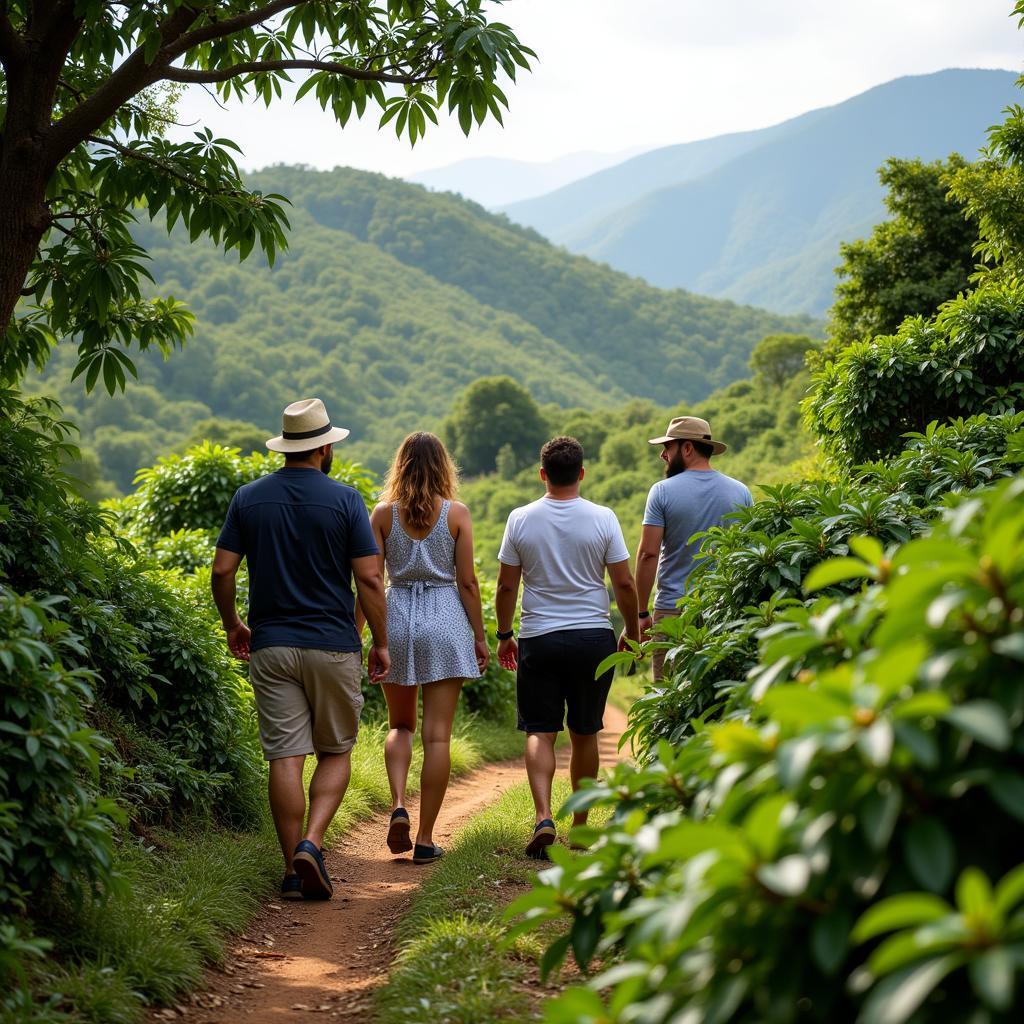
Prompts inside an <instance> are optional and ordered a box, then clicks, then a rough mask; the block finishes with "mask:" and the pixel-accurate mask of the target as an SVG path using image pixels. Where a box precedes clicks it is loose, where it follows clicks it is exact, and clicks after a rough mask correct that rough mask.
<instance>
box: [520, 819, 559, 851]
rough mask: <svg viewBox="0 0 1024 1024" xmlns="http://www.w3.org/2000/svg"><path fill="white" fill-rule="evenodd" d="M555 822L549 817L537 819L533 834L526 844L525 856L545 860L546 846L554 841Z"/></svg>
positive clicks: (555, 833)
mask: <svg viewBox="0 0 1024 1024" xmlns="http://www.w3.org/2000/svg"><path fill="white" fill-rule="evenodd" d="M556 835H558V833H557V832H556V831H555V823H554V822H553V821H552V820H551V819H550V818H545V819H544V820H543V821H538V822H537V825H536V827H535V828H534V830H533V836H532V837H531V839H530V841H529V842H528V843H527V844H526V856H527V857H532V858H533V859H534V860H547V859H548V847H549V846H550V845H551V844H552V843H553V842H554V841H555V836H556Z"/></svg>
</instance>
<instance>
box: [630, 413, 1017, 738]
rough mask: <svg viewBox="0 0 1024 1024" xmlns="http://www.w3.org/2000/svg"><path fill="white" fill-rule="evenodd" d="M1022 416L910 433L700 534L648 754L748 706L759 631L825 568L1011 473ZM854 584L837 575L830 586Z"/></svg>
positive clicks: (653, 693) (643, 705)
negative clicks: (891, 450)
mask: <svg viewBox="0 0 1024 1024" xmlns="http://www.w3.org/2000/svg"><path fill="white" fill-rule="evenodd" d="M1022 428H1024V414H1019V413H1018V414H1004V415H1001V416H985V415H981V416H976V417H972V418H971V419H968V420H958V421H955V422H953V423H949V424H945V425H942V426H939V425H937V424H930V425H929V426H928V427H927V428H926V430H925V432H924V433H923V434H918V435H911V436H910V438H909V440H908V444H907V448H906V450H905V451H904V452H903V453H902V454H901V455H900V456H899V458H897V459H895V460H892V461H891V462H890V463H872V464H869V465H866V466H863V467H860V471H859V473H858V475H857V476H856V477H853V478H851V479H840V480H838V481H832V482H830V481H816V482H810V483H806V484H804V485H796V484H785V485H781V486H779V487H764V488H763V491H764V498H763V499H762V500H761V501H758V502H756V503H755V504H754V505H753V506H751V507H750V508H747V509H741V510H740V511H738V512H737V513H736V514H735V515H734V516H733V517H732V522H731V524H730V525H727V526H724V527H717V528H715V529H712V530H709V531H708V532H707V533H706V534H705V535H704V553H705V555H706V556H711V557H705V559H704V560H703V561H702V562H701V563H699V565H698V567H697V568H696V569H695V570H694V575H693V577H692V591H691V594H690V596H689V597H688V599H687V601H686V602H685V603H684V605H683V607H682V609H681V611H680V615H679V617H678V618H675V619H666V620H663V621H662V622H661V624H660V627H659V628H660V629H661V630H662V631H663V632H665V633H666V634H667V639H665V640H664V641H660V642H659V643H660V646H662V647H663V648H665V649H666V651H667V652H668V658H669V668H670V671H671V678H670V680H669V681H668V682H667V683H666V684H665V685H664V686H661V687H657V688H654V689H652V690H650V691H649V692H648V693H647V694H645V695H644V696H643V697H641V698H640V700H639V701H638V702H637V703H636V705H635V706H634V708H633V712H632V715H631V719H630V720H631V729H630V733H629V735H631V736H632V737H633V739H634V741H635V742H636V744H637V746H638V749H639V751H640V753H641V755H645V754H650V753H652V752H653V750H654V748H655V747H656V745H657V743H658V741H659V740H661V739H667V740H668V741H669V742H670V743H673V744H676V743H678V742H680V741H681V740H682V739H683V737H684V736H686V735H687V734H688V733H689V732H690V731H691V722H692V720H694V719H699V718H703V717H706V716H711V717H718V716H720V715H722V714H731V713H732V712H733V711H734V710H735V709H736V707H739V708H740V709H741V713H742V709H743V708H744V706H745V705H744V703H743V702H744V700H745V697H746V690H745V688H744V684H743V681H744V680H745V679H746V676H747V673H748V672H749V671H750V670H751V669H752V668H753V666H754V664H755V662H756V660H757V635H758V633H759V631H760V630H762V629H765V628H767V627H769V626H771V625H772V624H773V623H774V622H775V621H776V618H777V616H778V614H779V613H780V611H782V610H785V609H786V608H787V607H789V606H790V605H792V604H793V603H794V602H800V601H802V599H803V596H804V595H803V590H802V587H803V582H804V579H805V577H806V575H807V573H808V572H809V571H811V570H812V569H813V567H814V566H816V565H817V564H818V563H820V562H822V561H824V560H826V559H829V558H834V557H841V556H846V555H848V554H849V553H850V542H851V538H853V537H856V536H858V535H864V534H866V535H869V536H871V537H873V538H875V539H876V540H877V541H879V542H880V543H882V544H883V545H884V546H886V547H888V546H891V545H894V544H897V543H902V542H904V541H907V540H909V539H910V538H911V537H913V536H916V535H918V534H920V533H921V531H922V530H923V529H924V528H925V526H926V524H927V523H928V521H929V518H930V517H932V516H934V514H935V512H936V508H935V504H934V503H935V502H936V500H938V496H939V494H940V493H942V494H944V493H947V492H951V493H958V492H962V491H966V490H970V489H971V488H974V487H978V486H981V485H983V484H985V483H987V482H989V481H990V480H993V479H995V478H997V477H1001V476H1006V475H1009V474H1010V473H1011V472H1012V471H1013V468H1014V466H1015V465H1019V464H1021V463H1022V462H1024V458H1021V457H1020V456H1019V455H1015V454H1011V453H1010V452H1009V446H1010V439H1011V438H1013V437H1014V436H1015V435H1016V434H1018V433H1019V432H1020V431H1021V429H1022ZM853 585H854V584H852V583H849V582H844V581H837V582H836V587H835V592H836V593H841V592H844V591H849V590H850V588H851V587H852V586H853Z"/></svg>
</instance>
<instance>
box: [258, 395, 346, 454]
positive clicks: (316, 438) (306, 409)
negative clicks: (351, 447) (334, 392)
mask: <svg viewBox="0 0 1024 1024" xmlns="http://www.w3.org/2000/svg"><path fill="white" fill-rule="evenodd" d="M348 435H349V432H348V431H347V430H346V429H345V428H344V427H332V426H331V418H330V417H329V416H328V415H327V410H326V409H325V408H324V403H323V402H321V401H320V399H319V398H304V399H302V401H301V402H292V404H291V405H289V406H288V408H287V409H285V411H284V414H283V415H282V417H281V433H280V434H279V435H278V436H277V437H272V438H271V439H270V440H269V441H267V447H268V448H269V449H270V450H271V451H272V452H285V453H286V454H288V453H293V452H309V451H312V450H313V449H314V448H319V447H320V446H321V445H325V444H334V443H335V442H336V441H344V440H345V438H346V437H348Z"/></svg>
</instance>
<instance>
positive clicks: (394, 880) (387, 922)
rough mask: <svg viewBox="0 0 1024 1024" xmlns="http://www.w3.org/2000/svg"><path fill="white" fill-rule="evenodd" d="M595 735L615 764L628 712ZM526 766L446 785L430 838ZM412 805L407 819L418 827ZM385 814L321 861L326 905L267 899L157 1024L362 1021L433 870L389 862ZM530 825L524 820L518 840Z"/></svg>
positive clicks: (610, 713)
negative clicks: (196, 986)
mask: <svg viewBox="0 0 1024 1024" xmlns="http://www.w3.org/2000/svg"><path fill="white" fill-rule="evenodd" d="M605 720H606V722H607V725H608V728H607V729H605V731H604V732H603V733H602V734H601V760H602V763H603V764H610V763H612V762H613V761H615V760H617V759H618V752H617V750H616V746H617V744H618V738H619V736H620V735H621V733H622V730H623V729H624V728H625V725H626V718H625V715H624V714H623V713H622V712H621V711H619V710H618V709H617V708H613V707H611V706H610V705H609V707H608V709H607V712H606V715H605ZM568 758H569V750H568V746H566V747H564V748H562V749H560V750H559V751H558V760H559V770H560V771H564V770H565V769H566V768H567V767H568ZM525 778H526V775H525V772H524V770H523V765H522V761H513V762H503V763H501V764H493V765H487V766H485V767H483V768H480V769H478V770H477V771H475V772H473V773H472V774H470V775H468V776H466V777H465V778H463V779H460V780H457V781H455V782H453V783H452V785H451V787H450V788H449V790H448V796H447V798H446V800H445V804H444V807H443V808H442V810H441V816H440V818H439V820H438V827H437V830H436V839H437V841H438V842H440V843H441V845H442V846H446V845H447V843H446V840H449V839H450V838H451V836H452V835H453V834H454V833H455V832H457V831H458V829H459V828H461V827H462V826H463V825H465V824H466V823H467V822H468V821H470V819H472V818H473V817H474V816H475V815H476V814H477V813H479V812H480V811H481V810H482V809H483V808H484V807H485V806H487V805H488V804H491V803H493V802H494V801H495V800H496V799H497V798H498V797H499V795H500V794H501V792H502V791H503V790H505V789H507V788H508V787H509V786H512V785H514V784H516V783H518V782H523V781H525ZM417 810H418V806H417V801H416V800H415V799H413V800H411V801H410V804H409V812H410V814H411V815H412V819H413V822H414V823H415V821H416V813H417ZM387 823H388V815H386V814H378V815H375V816H374V817H373V818H370V819H369V820H367V821H365V822H364V823H362V824H361V825H358V826H357V827H356V828H355V829H354V830H353V831H352V833H351V834H350V835H349V837H348V839H347V840H346V841H344V842H343V843H342V844H341V845H340V846H335V847H334V848H333V849H331V850H329V851H328V852H327V854H326V860H327V866H328V870H329V871H330V873H331V878H332V879H333V880H334V884H335V889H334V898H333V899H332V900H330V901H328V902H325V903H313V902H310V903H288V902H271V903H269V904H268V905H267V906H266V908H265V909H264V910H263V911H261V913H260V914H259V916H258V917H257V918H256V920H255V921H254V922H253V923H252V925H251V926H250V928H249V930H248V931H247V932H246V934H245V935H243V936H241V938H240V939H239V941H238V942H237V943H236V945H235V947H234V948H233V949H232V950H231V951H230V953H229V955H228V960H227V964H226V966H225V967H224V968H223V969H222V970H221V971H215V972H211V974H210V976H209V985H208V987H207V988H206V990H205V991H203V992H199V993H196V994H195V995H193V996H192V998H191V1001H190V1002H187V1003H183V1004H179V1006H177V1007H176V1008H173V1009H168V1010H159V1011H156V1013H155V1014H154V1016H153V1019H154V1020H159V1019H165V1020H166V1019H178V1020H182V1019H185V1020H189V1021H195V1022H197V1024H241V1022H243V1021H244V1022H245V1024H276V1022H280V1021H284V1020H288V1021H294V1020H296V1019H298V1018H301V1017H302V1016H304V1015H305V1014H308V1013H318V1014H323V1015H325V1016H327V1017H333V1018H335V1019H339V1020H347V1021H368V1020H370V1019H371V1016H372V1005H371V1004H372V994H373V991H374V990H375V989H376V988H378V987H379V986H380V985H382V984H384V982H385V981H386V979H387V972H388V969H389V967H390V965H391V962H392V959H393V955H394V951H393V948H392V933H393V929H394V925H395V923H396V921H398V920H399V918H401V916H402V915H403V914H404V913H405V911H406V909H407V907H408V904H409V900H410V897H411V895H412V893H413V892H414V890H415V889H416V886H417V885H418V884H419V882H420V881H421V880H422V879H423V878H424V876H425V873H426V872H429V871H430V870H432V869H431V868H430V867H417V866H416V865H414V864H413V863H412V861H411V860H410V859H409V856H408V855H407V854H406V855H404V856H403V857H401V858H398V857H394V856H393V855H392V854H391V853H389V852H388V849H387V847H386V846H385V845H384V835H385V832H386V830H387ZM528 827H529V823H528V822H524V823H523V839H524V843H525V840H526V838H527V834H528Z"/></svg>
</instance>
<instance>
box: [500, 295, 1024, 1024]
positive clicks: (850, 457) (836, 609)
mask: <svg viewBox="0 0 1024 1024" xmlns="http://www.w3.org/2000/svg"><path fill="white" fill-rule="evenodd" d="M1022 317H1024V289H1021V288H1020V287H1019V286H1007V285H1005V284H1002V283H996V282H990V283H986V284H983V285H982V287H981V288H979V290H978V291H977V292H975V293H974V294H972V295H969V296H966V297H963V298H960V299H957V300H954V301H952V302H950V303H947V304H946V306H945V307H944V308H943V309H942V311H941V312H940V313H939V315H938V316H937V317H936V318H935V319H934V320H930V321H926V320H920V319H919V320H912V321H908V322H907V323H906V324H905V325H904V327H903V328H902V329H901V330H900V332H899V333H898V334H897V335H896V336H895V337H891V338H879V339H875V340H873V341H870V342H863V343H858V344H855V345H853V346H851V347H850V348H848V349H846V350H845V351H844V352H843V353H842V354H841V356H840V357H839V358H838V359H837V360H836V361H835V362H834V363H830V364H829V365H828V366H826V367H825V368H824V369H823V370H822V371H821V372H819V373H818V374H817V375H816V376H815V378H814V381H813V389H812V393H811V396H810V397H809V399H808V401H807V403H806V407H805V411H806V415H807V418H808V421H809V425H810V426H811V428H812V429H813V430H814V432H815V434H816V435H817V437H818V439H819V441H820V443H821V444H822V446H823V447H824V449H825V451H826V452H827V453H829V455H830V456H831V460H830V463H829V466H830V468H829V471H828V474H827V475H826V476H825V477H824V478H822V479H814V480H809V481H805V482H804V483H802V484H798V485H783V486H780V487H775V488H766V489H765V490H766V497H765V498H764V500H762V501H759V502H757V503H756V504H755V505H754V506H753V507H752V508H749V509H744V510H742V511H740V512H738V513H737V514H736V515H735V516H734V521H733V522H732V523H730V524H729V525H727V526H725V527H723V528H717V529H714V530H711V531H708V533H707V534H706V535H705V536H704V541H703V544H704V547H703V551H704V552H705V553H706V554H707V555H709V556H711V557H709V558H707V559H706V560H705V561H703V562H702V563H701V565H700V567H699V568H698V569H697V570H696V573H695V576H694V577H693V584H692V586H693V589H692V592H691V594H690V596H689V597H688V599H687V601H686V603H685V604H684V606H683V608H682V610H681V614H680V615H679V617H678V618H675V619H673V620H668V621H667V622H663V623H662V627H663V628H666V627H667V632H668V633H669V634H670V639H669V640H668V641H666V642H665V643H664V646H665V647H666V648H667V649H669V650H670V652H671V661H670V666H671V673H670V675H669V677H668V678H667V680H666V682H665V683H664V684H663V685H662V686H661V687H658V688H653V689H649V690H648V691H647V692H646V693H645V695H644V696H643V697H642V698H641V699H640V700H639V701H638V702H637V703H636V705H635V706H634V708H633V712H632V715H631V736H632V739H633V742H634V744H635V747H636V749H637V751H638V753H639V763H638V764H637V765H636V766H635V767H629V766H620V767H618V768H617V769H616V770H615V771H614V772H613V773H612V774H611V776H610V777H609V778H608V779H606V780H605V781H603V782H601V783H598V784H594V785H592V786H589V787H587V788H585V789H584V790H582V791H581V792H579V793H577V794H575V795H574V796H573V797H572V798H570V800H569V803H568V805H567V808H571V809H579V808H582V807H596V806H598V807H604V808H607V809H610V811H611V813H612V820H611V824H610V825H609V826H608V827H606V828H604V829H601V830H599V831H598V830H593V831H591V832H589V833H587V834H584V835H583V836H582V837H581V838H582V839H585V840H587V841H589V842H590V843H591V844H592V846H591V849H590V850H589V851H588V852H587V853H584V854H582V855H578V856H575V857H573V856H570V855H568V854H566V853H564V852H560V851H555V852H554V853H553V855H552V859H553V860H555V862H556V866H555V867H553V868H552V869H550V870H548V871H547V872H544V873H542V874H541V876H540V879H539V880H538V882H537V884H536V887H535V889H534V890H533V891H532V892H531V893H529V894H527V895H526V896H525V897H523V898H521V899H520V900H519V901H518V902H517V904H516V905H515V906H514V908H513V912H514V913H516V914H520V915H523V920H522V921H521V922H520V923H519V924H518V925H517V926H516V927H517V930H519V931H523V930H530V929H532V928H535V927H537V926H538V925H539V924H541V923H545V922H550V921H552V920H554V921H563V922H564V925H565V927H563V928H561V929H559V931H560V932H561V933H562V934H561V935H560V937H559V938H557V939H556V940H555V941H554V942H553V943H551V944H550V945H549V947H548V949H547V952H546V954H545V957H544V961H543V966H544V967H545V968H546V969H550V968H551V967H553V966H554V965H556V964H557V963H559V962H560V961H561V960H562V959H563V958H564V957H565V956H566V955H567V954H568V953H569V952H570V951H571V953H572V955H573V956H574V957H575V959H576V961H577V963H578V964H579V965H580V966H581V967H582V968H584V969H592V968H594V966H595V964H596V965H599V966H600V968H601V969H600V971H599V972H598V973H597V975H596V976H595V977H593V978H592V979H591V980H590V982H589V984H588V985H586V986H577V987H573V988H570V989H568V990H567V991H566V992H565V993H564V994H563V995H562V996H561V997H559V998H558V999H557V1000H556V1001H555V1002H554V1004H553V1005H552V1006H551V1007H550V1008H549V1010H548V1014H547V1019H548V1020H549V1021H552V1022H565V1024H569V1022H573V1024H584V1022H588V1021H594V1022H597V1021H601V1022H605V1021H616V1022H619V1021H621V1022H623V1024H625V1022H626V1021H629V1022H639V1021H642V1022H644V1024H656V1022H666V1024H668V1022H670V1021H671V1022H673V1024H720V1022H724V1021H758V1022H761V1021H773V1022H775V1021H778V1022H788V1021H796V1020H814V1021H823V1022H824V1021H841V1020H854V1019H857V1020H858V1021H861V1022H862V1024H902V1022H904V1021H915V1022H924V1021H935V1022H939V1021H942V1022H947V1021H953V1020H956V1021H961V1020H962V1021H967V1020H970V1021H972V1022H977V1024H981V1022H984V1021H999V1020H1010V1019H1018V1018H1017V1016H1016V1014H1018V1013H1019V1008H1020V1005H1021V999H1022V998H1024V993H1022V987H1024V986H1022V979H1024V848H1022V844H1021V836H1022V835H1024V664H1022V663H1024V475H1022V474H1021V467H1022V466H1024V413H1020V412H1013V411H1011V410H1012V407H1013V405H1014V404H1015V403H1016V404H1019V400H1020V397H1021V395H1022V393H1024V378H1022V376H1021V373H1020V367H1021V364H1022V357H1024V330H1022V327H1024V321H1022ZM965 416H966V417H967V418H962V417H965ZM930 421H931V422H930ZM908 430H909V431H910V432H909V433H906V434H904V432H905V431H908ZM872 457H874V458H877V461H874V462H863V461H862V460H864V459H865V458H872ZM613 657H614V658H615V659H616V660H619V661H626V660H628V659H629V658H631V655H629V654H621V655H616V656H613ZM548 927H550V926H548Z"/></svg>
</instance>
